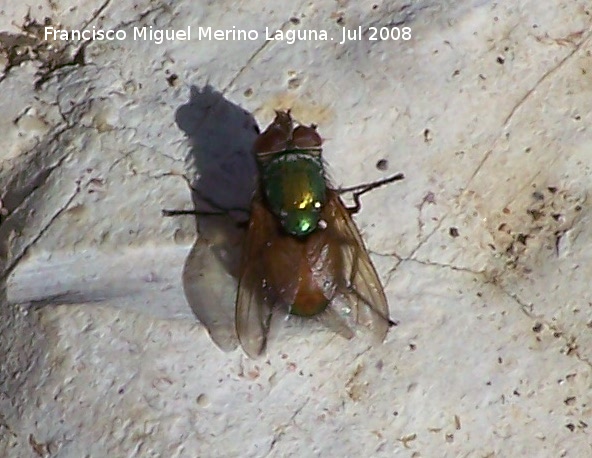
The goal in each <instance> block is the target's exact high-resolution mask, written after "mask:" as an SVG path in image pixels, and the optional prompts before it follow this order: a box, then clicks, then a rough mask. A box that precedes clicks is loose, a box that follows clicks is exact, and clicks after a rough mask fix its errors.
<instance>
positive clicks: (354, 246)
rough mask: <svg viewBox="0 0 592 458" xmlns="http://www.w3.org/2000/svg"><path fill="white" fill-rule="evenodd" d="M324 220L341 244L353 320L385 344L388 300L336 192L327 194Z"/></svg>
mask: <svg viewBox="0 0 592 458" xmlns="http://www.w3.org/2000/svg"><path fill="white" fill-rule="evenodd" d="M323 219H324V220H325V221H326V222H327V230H329V231H331V236H332V237H334V238H336V239H338V240H340V241H341V249H342V253H343V275H344V278H345V282H346V284H345V285H341V288H342V289H343V288H344V289H345V291H343V293H344V294H346V295H347V296H348V297H349V300H350V304H351V315H352V319H353V320H354V321H355V323H356V324H358V325H362V326H364V327H366V328H368V329H369V330H370V332H371V333H372V335H373V336H374V337H375V338H376V340H377V341H380V342H382V341H383V340H384V338H385V336H386V333H387V331H388V328H389V310H388V303H387V300H386V296H385V294H384V290H383V288H382V285H381V283H380V279H379V278H378V274H377V273H376V269H375V268H374V265H373V264H372V261H371V260H370V257H369V256H368V252H367V251H366V248H365V246H364V242H363V240H362V237H361V236H360V233H359V231H358V228H357V227H356V225H355V223H354V221H353V220H352V218H351V215H350V213H349V211H348V210H347V208H345V206H344V205H343V202H342V201H341V199H340V198H339V195H338V194H337V192H336V191H334V190H327V203H326V205H325V207H324V210H323Z"/></svg>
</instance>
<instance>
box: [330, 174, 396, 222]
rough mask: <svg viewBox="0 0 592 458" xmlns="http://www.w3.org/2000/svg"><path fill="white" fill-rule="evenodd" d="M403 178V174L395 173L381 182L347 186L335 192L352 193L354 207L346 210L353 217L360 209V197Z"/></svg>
mask: <svg viewBox="0 0 592 458" xmlns="http://www.w3.org/2000/svg"><path fill="white" fill-rule="evenodd" d="M404 178H405V175H404V174H402V173H397V174H395V175H393V176H390V177H387V178H383V179H382V180H377V181H374V182H372V183H367V184H359V185H356V186H349V187H347V188H340V189H338V190H337V192H339V194H343V193H344V192H353V199H354V205H353V206H352V207H347V210H348V211H349V212H350V214H352V215H354V214H356V213H358V212H359V211H360V209H361V208H362V202H361V201H360V197H362V196H363V195H364V194H366V193H367V192H369V191H372V190H373V189H377V188H380V187H382V186H384V185H387V184H389V183H394V182H395V181H400V180H402V179H404Z"/></svg>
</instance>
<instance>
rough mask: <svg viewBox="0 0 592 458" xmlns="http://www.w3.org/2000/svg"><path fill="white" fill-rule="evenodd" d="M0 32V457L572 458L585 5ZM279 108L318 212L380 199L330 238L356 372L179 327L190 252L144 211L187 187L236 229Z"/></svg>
mask: <svg viewBox="0 0 592 458" xmlns="http://www.w3.org/2000/svg"><path fill="white" fill-rule="evenodd" d="M0 5H1V7H0V64H1V65H2V67H3V71H2V73H1V74H0V94H2V96H1V97H0V112H1V113H2V117H1V119H0V161H1V162H0V199H1V201H2V210H1V211H2V213H1V214H2V216H1V217H0V218H1V219H0V221H1V223H0V263H1V264H0V268H1V273H2V277H1V278H2V288H1V291H2V296H1V297H0V316H1V318H2V319H1V321H0V348H1V349H2V353H1V355H0V358H1V359H0V456H7V457H31V456H41V457H45V456H57V457H82V456H89V457H119V456H129V457H136V456H137V457H146V456H155V457H156V456H158V457H160V456H163V457H194V456H241V457H247V456H253V457H257V456H321V455H322V456H385V457H387V456H393V455H397V456H409V457H419V456H425V457H433V456H451V457H456V456H537V457H544V456H549V457H557V456H571V457H583V456H591V455H592V439H590V438H591V437H592V434H591V428H592V394H591V393H592V391H591V386H592V337H591V335H592V334H591V333H592V329H591V328H592V294H591V293H590V288H589V279H590V278H591V277H592V263H591V261H592V229H591V227H592V213H591V208H590V201H589V200H588V193H589V191H590V183H591V181H590V178H591V176H592V150H591V147H592V131H591V130H590V125H591V122H592V114H591V111H590V104H591V102H592V84H591V83H590V75H591V74H592V38H591V36H592V8H591V6H590V3H589V2H588V1H584V0H579V1H577V0H576V1H569V2H568V1H565V0H558V1H555V2H537V1H535V0H523V1H520V2H514V1H510V0H501V1H497V2H491V1H487V0H472V1H470V0H464V1H447V2H436V1H428V0H425V1H394V2H367V1H362V2H354V1H347V0H344V1H338V2H332V1H328V0H321V1H318V2H289V1H282V2H267V3H266V4H265V5H264V6H262V4H261V2H255V1H253V0H243V1H238V2H187V1H183V2H174V1H171V0H169V1H167V2H130V1H121V2H112V1H110V0H106V1H102V2H73V1H71V0H58V1H52V2H40V1H39V2H35V1H32V2H29V3H28V4H22V5H17V4H16V3H15V2H4V3H1V4H0ZM43 25H51V26H53V27H55V28H60V29H67V30H83V29H87V30H92V29H93V27H94V28H95V30H98V29H112V30H119V31H125V32H126V33H127V38H126V39H125V40H122V41H99V40H94V41H92V40H90V41H76V40H52V39H48V40H46V39H45V38H46V37H45V36H44V34H43V30H42V29H43ZM383 26H384V27H387V28H388V29H389V30H390V29H392V28H393V27H399V28H402V27H409V28H410V31H411V39H410V40H408V41H405V40H398V41H394V40H377V41H371V40H370V37H371V33H369V32H368V30H369V27H378V28H380V27H383ZM134 27H153V29H169V30H177V31H181V30H187V28H188V27H190V28H191V40H189V41H182V40H175V41H165V42H164V43H162V44H156V43H155V42H154V41H150V40H143V39H137V40H134V39H133V29H134ZM199 27H212V29H231V30H232V28H233V27H235V28H236V29H237V30H238V29H247V30H251V29H252V30H255V31H257V32H258V33H259V38H258V39H256V40H252V41H251V40H234V41H233V40H230V41H227V40H223V41H217V40H206V39H202V40H199V39H198V30H199ZM266 27H268V28H269V29H270V30H271V31H274V30H276V29H280V30H282V31H284V32H287V31H292V30H301V31H302V30H316V31H320V30H326V31H327V34H328V37H329V38H334V40H330V39H329V40H326V41H323V40H320V39H319V40H309V41H296V42H295V43H292V44H290V43H288V42H286V41H277V40H275V41H266V40H265V28H266ZM344 27H345V28H346V29H348V30H357V28H358V27H361V28H362V30H363V31H365V33H364V36H363V38H362V39H361V40H359V41H348V42H346V43H344V44H339V42H340V40H341V34H342V30H343V28H344ZM279 108H282V109H285V108H292V110H293V114H294V117H295V118H296V119H298V120H300V121H302V122H305V123H316V124H318V125H319V131H320V132H321V134H322V135H323V137H324V138H325V139H326V140H325V152H324V154H325V158H326V160H327V162H328V164H329V167H330V172H331V176H332V178H333V181H334V182H335V184H336V185H350V184H356V183H361V182H367V181H371V180H375V179H378V178H380V177H383V176H386V175H387V174H390V173H394V172H397V171H403V172H404V173H405V175H406V179H405V180H404V181H403V182H401V183H399V184H396V185H393V186H391V187H387V188H382V189H379V190H376V191H375V192H373V193H371V194H368V195H366V196H365V197H364V200H363V204H364V206H363V209H362V211H361V212H360V213H359V214H358V215H357V216H356V221H357V223H358V226H359V227H360V229H361V230H362V233H363V235H364V238H365V241H366V243H367V246H368V248H369V249H370V251H371V252H372V255H373V259H374V261H375V263H376V266H377V268H378V270H379V271H380V274H381V277H382V279H383V282H384V285H385V290H386V291H387V295H388V298H389V301H390V307H391V315H392V316H393V317H394V318H396V319H397V321H399V326H398V327H396V328H394V329H392V330H391V331H390V333H389V335H388V337H387V340H386V342H385V343H384V344H383V345H382V346H375V347H369V346H368V344H367V343H366V342H365V340H364V339H354V340H352V341H344V340H343V339H341V338H340V337H338V336H336V335H334V334H332V333H331V332H329V331H326V330H324V329H322V328H319V327H318V326H314V325H312V323H310V324H311V326H308V324H306V323H305V324H304V325H292V326H291V327H285V328H284V329H282V330H280V331H278V334H279V335H277V336H275V337H274V339H273V340H272V341H271V343H270V345H269V348H268V352H267V355H266V356H265V357H264V358H262V359H261V360H258V361H252V360H249V359H247V358H246V357H245V356H244V355H243V354H242V353H241V352H240V351H239V350H234V351H231V352H228V353H222V352H221V351H220V350H219V349H218V348H216V346H215V345H214V344H213V343H212V341H211V339H210V338H209V337H208V334H207V332H206V330H205V328H204V327H203V326H202V325H201V324H200V323H199V322H198V321H197V320H196V319H195V318H194V316H193V314H192V312H191V309H190V307H189V306H188V305H187V302H186V300H185V297H184V294H183V289H182V282H181V275H182V270H183V265H184V262H185V259H186V257H187V255H188V253H189V251H190V249H191V246H192V244H193V242H194V240H195V238H196V230H195V227H194V226H195V225H194V222H193V220H192V218H191V217H178V218H163V217H162V216H161V213H160V212H161V209H163V208H169V209H170V208H192V205H193V204H192V196H191V192H190V188H189V186H188V182H187V180H189V181H193V180H194V178H195V177H197V178H198V179H197V181H196V182H195V183H194V186H197V188H198V189H199V190H200V191H201V192H202V193H203V194H205V195H206V197H207V198H209V199H212V200H214V201H215V202H216V203H217V204H218V205H221V206H225V207H237V208H239V209H240V208H247V207H248V201H249V196H250V190H251V189H252V186H253V181H252V180H253V173H254V166H253V163H252V160H251V158H250V156H249V148H250V145H251V142H252V140H253V138H254V135H255V130H254V125H255V119H256V120H257V121H258V123H259V125H260V126H262V127H263V126H266V125H267V124H268V123H269V122H270V121H271V120H272V117H273V109H279ZM251 114H252V115H251ZM381 159H385V160H387V161H388V170H387V171H381V170H378V168H377V167H376V164H377V162H378V161H379V160H381ZM184 176H185V177H187V179H185V178H184ZM236 213H237V215H235V216H236V218H237V219H240V218H241V217H242V218H244V217H245V214H244V212H241V211H240V210H237V212H236ZM241 213H242V214H241ZM199 224H200V227H201V230H202V233H203V231H207V224H208V223H207V221H205V220H200V221H199ZM204 224H205V225H206V226H203V225H204ZM226 242H228V243H229V245H228V246H230V247H231V248H232V247H235V246H236V244H233V243H234V242H232V240H231V241H228V240H226V241H225V243H226ZM231 242H232V243H231ZM225 246H227V245H225ZM222 254H223V255H225V256H228V257H229V259H230V258H233V257H236V256H237V255H238V254H237V252H236V249H235V248H233V249H232V250H231V251H230V252H228V253H226V252H224V253H222ZM220 275H222V274H220ZM229 278H230V277H228V278H225V279H221V280H220V281H226V282H227V284H228V285H230V287H231V286H232V279H229ZM204 294H205V293H204ZM228 294H229V295H230V296H229V297H232V291H230V292H229V293H228ZM204 297H207V296H204ZM226 302H228V301H226ZM216 305H218V306H220V307H230V309H231V308H232V304H231V303H225V304H212V306H213V307H215V306H216Z"/></svg>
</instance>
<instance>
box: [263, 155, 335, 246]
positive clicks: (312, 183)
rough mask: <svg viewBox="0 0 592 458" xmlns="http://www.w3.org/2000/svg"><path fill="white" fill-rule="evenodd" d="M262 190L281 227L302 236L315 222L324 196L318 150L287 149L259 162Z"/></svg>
mask: <svg viewBox="0 0 592 458" xmlns="http://www.w3.org/2000/svg"><path fill="white" fill-rule="evenodd" d="M261 177H262V185H263V191H264V193H265V197H266V199H267V203H268V204H269V208H270V209H271V211H272V212H273V213H274V215H275V216H276V217H277V218H278V219H279V220H280V223H281V225H282V227H283V228H284V230H285V231H286V232H288V233H289V234H291V235H295V236H297V237H303V236H305V235H308V234H309V233H311V232H312V231H314V230H315V229H316V228H317V226H318V225H319V220H320V213H321V210H322V208H323V206H324V205H325V200H326V183H325V173H324V168H323V161H322V159H321V155H320V150H306V151H302V150H291V151H284V152H281V153H278V154H277V155H275V156H274V157H273V158H271V159H269V160H267V161H265V162H264V163H261Z"/></svg>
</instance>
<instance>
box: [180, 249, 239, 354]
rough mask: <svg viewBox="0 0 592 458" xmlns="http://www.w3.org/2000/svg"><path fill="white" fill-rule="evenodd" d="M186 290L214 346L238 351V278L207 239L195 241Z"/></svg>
mask: <svg viewBox="0 0 592 458" xmlns="http://www.w3.org/2000/svg"><path fill="white" fill-rule="evenodd" d="M183 290H184V292H185V297H186V298H187V302H188V303H189V306H190V307H191V310H192V311H193V313H194V314H195V316H196V317H197V319H198V320H199V321H200V322H201V323H202V324H203V325H204V326H205V327H206V329H207V330H208V333H209V334H210V337H211V338H212V340H213V341H214V343H215V344H216V345H218V347H220V349H221V350H223V351H232V350H234V349H235V348H236V347H237V345H238V340H237V337H236V331H235V328H234V299H235V292H236V279H235V278H233V277H232V275H230V274H229V273H228V271H227V270H226V269H225V268H224V266H223V264H222V262H221V260H220V258H219V257H217V256H216V254H215V252H214V250H213V246H212V245H211V243H209V242H208V241H206V240H205V239H203V238H200V239H198V240H197V241H196V242H195V244H194V245H193V247H192V248H191V251H190V252H189V255H188V256H187V259H186V260H185V266H184V268H183Z"/></svg>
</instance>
